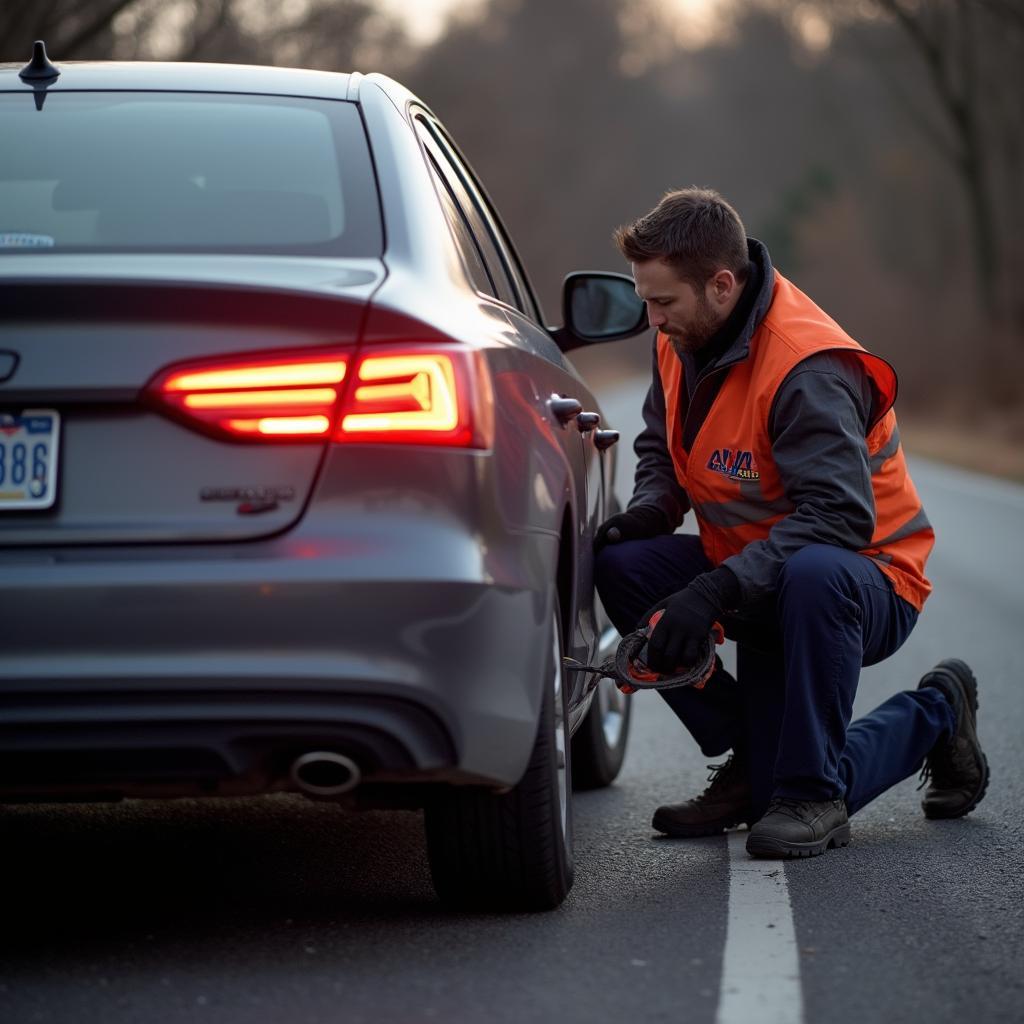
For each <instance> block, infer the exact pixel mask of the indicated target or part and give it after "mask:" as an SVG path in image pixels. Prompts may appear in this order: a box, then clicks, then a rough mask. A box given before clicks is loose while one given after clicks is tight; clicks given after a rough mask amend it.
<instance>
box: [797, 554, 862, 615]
mask: <svg viewBox="0 0 1024 1024" xmlns="http://www.w3.org/2000/svg"><path fill="white" fill-rule="evenodd" d="M858 557H861V556H859V555H857V554H856V553H855V552H852V551H847V550H846V548H839V547H835V546H834V545H832V544H808V545H807V547H804V548H801V549H800V550H799V551H797V552H796V553H795V554H793V555H790V557H789V558H787V559H786V562H785V564H784V565H783V566H782V571H781V572H780V573H779V586H778V589H779V597H780V599H781V600H783V601H785V600H786V599H787V598H788V599H794V598H796V599H798V600H799V599H808V598H810V599H819V598H823V597H824V596H825V595H827V594H830V593H831V594H837V593H844V592H845V591H846V589H847V587H846V583H847V581H848V580H849V578H850V564H849V563H850V559H851V558H858Z"/></svg>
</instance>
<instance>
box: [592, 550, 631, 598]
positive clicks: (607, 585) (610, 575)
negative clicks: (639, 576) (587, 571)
mask: <svg viewBox="0 0 1024 1024" xmlns="http://www.w3.org/2000/svg"><path fill="white" fill-rule="evenodd" d="M626 547H628V545H626V544H608V545H606V546H605V547H603V548H601V550H600V551H599V552H598V553H597V554H596V555H595V556H594V583H595V585H596V586H597V592H598V594H600V595H601V600H602V601H604V603H605V605H606V606H607V603H608V602H607V600H606V598H607V596H608V595H611V594H614V593H615V592H616V590H617V589H618V585H619V584H621V581H622V578H623V577H624V576H628V575H631V568H630V559H629V556H628V553H626V554H625V555H624V554H623V549H624V548H626Z"/></svg>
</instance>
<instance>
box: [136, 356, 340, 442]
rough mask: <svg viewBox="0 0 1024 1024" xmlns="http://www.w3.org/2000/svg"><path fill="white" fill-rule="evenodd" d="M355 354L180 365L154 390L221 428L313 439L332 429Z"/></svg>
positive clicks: (214, 427)
mask: <svg viewBox="0 0 1024 1024" xmlns="http://www.w3.org/2000/svg"><path fill="white" fill-rule="evenodd" d="M350 358H351V356H350V354H349V353H347V352H339V351H336V350H333V351H318V352H309V353H288V354H287V355H282V356H278V357H272V356H264V357H248V358H238V359H233V360H226V359H225V360H218V361H216V362H208V363H197V364H195V365H191V366H177V367H172V368H171V369H170V370H167V371H166V372H164V373H162V374H161V375H160V376H159V377H157V379H156V380H155V381H153V383H152V384H151V385H150V387H149V389H148V390H149V392H150V394H151V395H153V396H155V397H156V398H157V399H158V400H159V401H160V402H162V403H163V404H164V405H166V406H169V407H170V408H171V409H173V410H175V411H176V412H177V413H178V414H179V415H183V416H185V417H187V418H188V419H190V420H192V421H193V422H195V423H197V424H198V425H202V426H205V427H206V428H207V429H211V430H214V431H216V432H217V433H223V434H227V435H229V436H231V437H239V438H251V439H259V438H266V439H268V440H285V439H288V440H309V439H312V438H318V437H326V436H328V435H329V434H330V432H331V427H332V426H333V424H334V422H335V419H336V416H337V405H338V399H339V397H340V395H341V385H342V382H343V381H344V379H345V374H346V372H347V369H348V363H349V359H350Z"/></svg>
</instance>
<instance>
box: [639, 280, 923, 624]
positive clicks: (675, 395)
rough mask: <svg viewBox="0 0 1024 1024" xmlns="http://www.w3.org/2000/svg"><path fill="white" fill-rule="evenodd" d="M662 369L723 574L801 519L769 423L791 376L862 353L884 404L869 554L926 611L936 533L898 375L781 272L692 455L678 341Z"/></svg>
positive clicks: (675, 447) (674, 441)
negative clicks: (912, 452)
mask: <svg viewBox="0 0 1024 1024" xmlns="http://www.w3.org/2000/svg"><path fill="white" fill-rule="evenodd" d="M657 349H658V370H659V374H660V377H661V383H662V388H663V390H664V392H665V416H666V437H667V440H668V446H669V451H670V452H671V455H672V461H673V464H674V466H675V471H676V477H677V478H678V480H679V483H680V485H681V486H682V487H683V488H685V490H686V492H687V494H688V495H689V498H690V502H691V504H692V505H693V510H694V514H695V516H696V517H697V523H698V526H699V527H700V537H701V542H702V545H703V547H704V551H705V553H706V554H707V556H708V558H709V559H710V560H711V562H712V563H713V564H714V565H720V564H721V563H722V562H723V561H724V560H725V559H726V558H729V557H730V556H731V555H735V554H738V553H739V552H740V551H742V550H743V548H744V547H746V545H747V544H749V543H751V542H752V541H756V540H763V539H764V538H765V537H767V536H768V533H769V531H770V530H771V528H772V526H774V525H775V523H777V522H778V521H779V520H780V519H782V518H783V517H785V516H786V515H788V514H789V513H791V512H793V511H794V510H795V506H794V505H793V503H792V502H791V501H790V500H789V499H788V498H787V497H786V494H785V489H784V487H783V484H782V479H781V477H780V475H779V472H778V468H777V467H776V465H775V462H774V460H773V458H772V453H771V438H770V435H769V431H768V424H769V420H770V417H771V410H772V404H773V402H774V399H775V395H776V393H777V391H778V389H779V387H780V385H781V384H782V382H783V381H784V380H785V379H786V377H787V375H788V374H789V372H790V371H791V370H792V369H793V368H794V367H795V366H796V365H797V364H798V363H800V362H802V361H803V360H804V359H806V358H807V357H808V356H810V355H812V354H814V353H817V352H827V351H830V350H842V351H847V352H850V353H853V354H856V355H857V356H858V357H859V358H860V360H861V363H862V364H863V366H864V369H865V371H866V372H867V373H868V375H869V377H870V379H871V382H872V385H873V388H874V390H875V393H876V395H877V396H878V402H877V403H876V404H877V408H876V409H875V416H876V418H875V420H874V421H873V422H872V424H870V426H869V430H868V435H867V449H868V460H869V466H870V470H871V487H872V491H873V493H874V499H875V529H874V533H873V535H872V538H871V543H870V544H868V545H867V547H864V548H862V549H861V554H864V555H867V556H869V557H871V558H873V559H875V561H876V563H877V564H878V567H879V569H881V571H882V572H884V573H885V575H886V576H888V578H889V579H890V580H891V581H892V585H893V588H894V590H895V591H896V593H897V594H899V595H900V597H902V598H904V599H905V600H907V601H909V602H910V603H911V604H912V605H913V606H914V607H915V608H917V609H918V610H920V609H921V607H922V605H923V604H924V601H925V599H926V598H927V596H928V594H929V593H930V592H931V584H930V583H929V582H928V580H927V579H926V578H925V575H924V566H925V561H926V560H927V558H928V554H929V552H930V551H931V549H932V546H933V544H934V540H935V534H934V531H933V530H932V528H931V526H930V525H929V523H928V519H927V517H926V516H925V514H924V509H923V508H922V507H921V501H920V499H919V498H918V496H917V491H916V490H915V489H914V484H913V482H912V481H911V479H910V475H909V474H908V473H907V466H906V460H905V459H904V456H903V448H902V446H901V445H900V439H899V431H898V429H897V427H896V414H895V413H894V412H893V410H892V404H893V402H894V401H895V398H896V375H895V373H894V372H893V369H892V367H891V366H889V364H888V363H886V362H885V361H884V360H883V359H880V358H879V357H878V356H874V355H872V354H871V353H869V352H866V351H865V350H864V349H863V348H861V346H860V345H858V344H857V342H855V341H854V340H853V339H852V338H851V337H849V335H847V334H846V333H845V332H844V331H843V330H842V328H841V327H839V325H838V324H837V323H836V322H835V321H834V320H832V318H831V317H829V316H828V315H827V314H826V313H825V312H823V311H822V310H821V309H819V308H818V307H817V306H816V305H815V304H814V303H813V302H812V301H811V300H810V299H809V298H808V297H807V296H806V295H804V294H803V292H801V291H800V290H799V289H798V288H796V287H795V286H794V285H793V284H791V283H790V282H789V281H787V280H786V279H785V278H784V277H782V275H781V274H778V273H776V275H775V285H774V289H773V297H772V304H771V306H770V308H769V310H768V314H767V315H766V316H765V318H764V319H763V320H762V321H761V323H760V324H759V325H758V327H757V329H756V330H755V331H754V334H753V336H752V337H751V340H750V353H749V355H748V357H747V358H746V359H745V360H744V361H743V362H741V363H737V364H735V365H733V366H731V367H730V368H729V369H728V370H727V371H724V372H725V380H724V382H723V383H722V386H721V388H720V389H719V391H718V394H717V395H716V396H715V399H714V401H713V403H712V405H711V409H710V410H709V412H708V415H707V417H706V419H705V420H704V422H703V424H702V425H701V427H700V429H699V430H698V431H697V435H696V437H695V438H694V440H693V444H692V445H691V448H690V451H689V453H687V452H686V450H685V449H684V448H683V441H682V439H683V422H684V412H685V409H686V406H687V404H688V403H687V397H686V396H687V393H686V386H685V382H684V380H683V364H682V361H681V360H680V359H679V357H678V356H677V355H676V353H675V350H674V349H673V348H672V344H671V342H670V340H669V338H668V337H667V336H666V335H664V334H659V335H658V341H657Z"/></svg>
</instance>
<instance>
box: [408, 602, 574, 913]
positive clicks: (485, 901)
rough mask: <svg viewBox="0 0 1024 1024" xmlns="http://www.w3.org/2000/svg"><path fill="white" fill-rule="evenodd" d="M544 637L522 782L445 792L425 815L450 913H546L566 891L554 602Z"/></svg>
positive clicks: (566, 786) (434, 871)
mask: <svg viewBox="0 0 1024 1024" xmlns="http://www.w3.org/2000/svg"><path fill="white" fill-rule="evenodd" d="M551 630H552V632H553V634H554V635H553V637H551V638H550V640H549V642H548V644H547V646H548V649H549V651H550V652H551V654H550V656H549V663H548V664H547V667H546V670H545V679H544V688H543V693H542V695H541V698H542V699H541V713H540V721H539V723H538V726H537V738H536V740H535V741H534V745H533V752H532V754H531V757H530V762H529V764H528V765H527V768H526V772H525V774H524V775H523V777H522V779H521V780H520V781H519V783H518V784H517V785H516V786H514V787H513V788H512V789H511V790H509V791H508V792H507V793H501V794H495V793H492V792H489V791H486V790H480V789H476V788H471V787H466V788H459V787H452V788H451V789H449V790H448V791H446V792H445V793H443V794H441V795H440V796H439V797H438V798H437V799H435V800H433V801H431V803H430V804H429V805H428V806H427V807H426V808H425V820H426V829H427V855H428V857H429V860H430V873H431V876H432V877H433V880H434V888H435V890H436V891H437V894H438V896H439V897H440V898H441V900H442V901H443V902H444V903H447V904H448V905H450V906H453V907H458V908H460V909H465V910H551V909H553V908H555V907H557V906H558V905H559V904H560V903H561V902H562V900H564V899H565V897H566V895H567V894H568V892H569V889H570V888H571V887H572V881H573V858H572V801H571V797H572V767H571V765H572V758H571V755H570V753H569V751H568V750H567V749H565V750H563V753H562V755H561V757H560V756H559V751H558V749H557V746H556V734H557V733H558V731H559V728H561V734H562V737H563V741H564V744H565V746H566V747H567V746H568V729H567V724H568V718H567V715H566V698H567V694H566V686H565V679H564V674H563V671H562V636H561V625H560V619H559V613H558V605H557V601H556V603H555V608H554V610H553V615H552V625H551ZM556 673H557V685H558V690H559V693H558V701H559V704H560V707H559V709H558V710H559V715H560V718H559V715H556V713H555V687H556ZM559 762H561V764H562V765H564V771H560V770H559ZM560 793H561V796H560ZM563 807H564V813H563Z"/></svg>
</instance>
